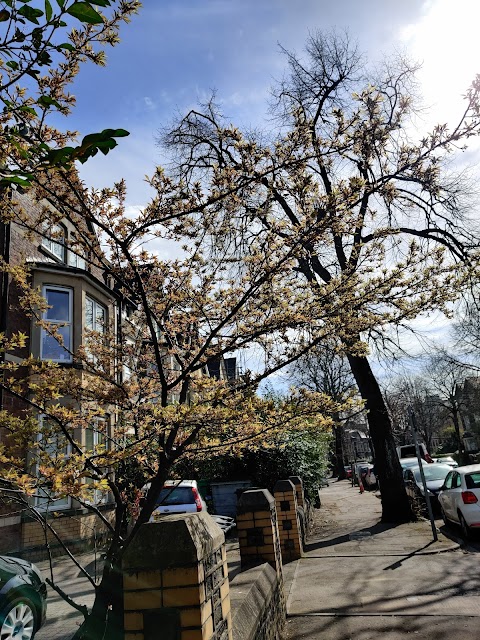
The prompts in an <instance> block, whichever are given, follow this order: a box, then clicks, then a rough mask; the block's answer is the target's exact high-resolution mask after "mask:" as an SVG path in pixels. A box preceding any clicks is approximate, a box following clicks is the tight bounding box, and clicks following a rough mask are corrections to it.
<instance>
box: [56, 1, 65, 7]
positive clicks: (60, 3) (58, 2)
mask: <svg viewBox="0 0 480 640" xmlns="http://www.w3.org/2000/svg"><path fill="white" fill-rule="evenodd" d="M57 4H58V6H59V7H60V9H63V7H64V6H65V0H57Z"/></svg>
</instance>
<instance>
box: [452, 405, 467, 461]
mask: <svg viewBox="0 0 480 640" xmlns="http://www.w3.org/2000/svg"><path fill="white" fill-rule="evenodd" d="M452 422H453V426H454V428H455V436H456V438H457V447H458V457H459V462H460V464H461V465H462V464H469V459H468V456H467V455H466V454H465V449H464V446H463V440H462V436H461V434H460V411H459V410H458V406H457V405H456V403H455V402H453V403H452Z"/></svg>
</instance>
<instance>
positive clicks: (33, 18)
mask: <svg viewBox="0 0 480 640" xmlns="http://www.w3.org/2000/svg"><path fill="white" fill-rule="evenodd" d="M18 13H19V15H21V16H23V17H24V18H26V19H27V20H28V21H29V22H33V23H34V24H40V23H39V22H38V20H37V18H40V17H41V16H43V11H41V10H40V9H35V8H34V7H29V6H28V5H26V4H24V5H23V7H20V9H19V10H18Z"/></svg>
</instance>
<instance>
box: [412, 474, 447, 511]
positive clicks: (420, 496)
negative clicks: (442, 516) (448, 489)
mask: <svg viewBox="0 0 480 640" xmlns="http://www.w3.org/2000/svg"><path fill="white" fill-rule="evenodd" d="M451 470H452V467H450V466H449V465H447V464H435V463H433V464H424V465H423V473H424V475H425V483H426V485H427V491H428V494H429V496H430V503H431V505H432V508H433V510H434V511H436V512H439V511H440V504H439V502H438V494H439V492H440V489H441V488H442V487H443V483H444V481H445V478H446V477H447V475H448V474H449V473H450V471H451ZM404 478H405V489H406V491H407V494H408V496H409V497H410V498H411V499H412V500H420V502H421V504H422V506H423V503H424V501H425V495H424V490H423V484H422V477H421V475H420V468H419V467H418V466H416V467H410V468H408V469H406V470H405V471H404Z"/></svg>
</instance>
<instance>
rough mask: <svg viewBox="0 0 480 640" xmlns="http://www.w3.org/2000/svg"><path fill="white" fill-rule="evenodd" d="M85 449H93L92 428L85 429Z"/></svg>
mask: <svg viewBox="0 0 480 640" xmlns="http://www.w3.org/2000/svg"><path fill="white" fill-rule="evenodd" d="M85 450H86V451H93V429H92V428H88V429H85Z"/></svg>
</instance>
